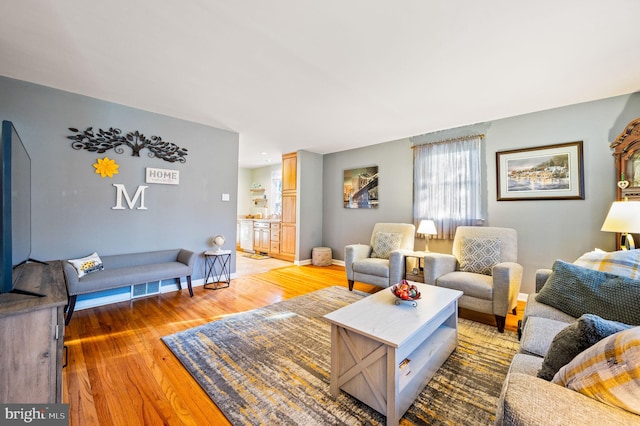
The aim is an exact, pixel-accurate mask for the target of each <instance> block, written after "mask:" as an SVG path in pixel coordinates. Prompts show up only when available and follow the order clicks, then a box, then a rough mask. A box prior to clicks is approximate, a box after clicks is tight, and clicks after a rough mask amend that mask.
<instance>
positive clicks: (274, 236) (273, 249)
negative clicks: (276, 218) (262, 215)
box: [269, 223, 280, 257]
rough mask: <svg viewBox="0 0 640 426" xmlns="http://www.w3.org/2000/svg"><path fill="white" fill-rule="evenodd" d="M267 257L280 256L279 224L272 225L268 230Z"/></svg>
mask: <svg viewBox="0 0 640 426" xmlns="http://www.w3.org/2000/svg"><path fill="white" fill-rule="evenodd" d="M269 230H270V232H269V238H270V241H269V256H271V257H279V256H280V224H279V223H272V224H271V226H270V228H269Z"/></svg>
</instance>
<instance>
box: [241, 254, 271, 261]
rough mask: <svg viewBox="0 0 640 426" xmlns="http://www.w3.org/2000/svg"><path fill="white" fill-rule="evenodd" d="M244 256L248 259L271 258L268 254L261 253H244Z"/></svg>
mask: <svg viewBox="0 0 640 426" xmlns="http://www.w3.org/2000/svg"><path fill="white" fill-rule="evenodd" d="M244 257H248V258H249V259H255V260H262V259H271V258H270V257H269V256H265V255H263V254H257V253H256V254H245V255H244Z"/></svg>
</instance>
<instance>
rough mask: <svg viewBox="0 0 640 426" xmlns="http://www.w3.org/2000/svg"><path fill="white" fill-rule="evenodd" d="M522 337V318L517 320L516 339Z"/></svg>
mask: <svg viewBox="0 0 640 426" xmlns="http://www.w3.org/2000/svg"><path fill="white" fill-rule="evenodd" d="M521 338H522V320H518V340H520V339H521Z"/></svg>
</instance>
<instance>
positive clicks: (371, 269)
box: [344, 223, 416, 290]
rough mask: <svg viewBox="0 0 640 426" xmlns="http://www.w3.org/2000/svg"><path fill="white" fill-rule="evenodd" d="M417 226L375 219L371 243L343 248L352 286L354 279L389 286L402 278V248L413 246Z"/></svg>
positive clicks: (351, 287)
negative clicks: (382, 221) (376, 220)
mask: <svg viewBox="0 0 640 426" xmlns="http://www.w3.org/2000/svg"><path fill="white" fill-rule="evenodd" d="M415 230H416V227H415V226H414V225H413V224H409V223H376V224H375V225H374V227H373V232H372V233H371V241H370V243H369V244H352V245H348V246H345V248H344V266H345V269H346V272H347V280H348V282H349V290H353V283H354V282H355V281H358V282H362V283H366V284H372V285H376V286H379V287H390V286H392V285H394V284H396V283H398V282H399V281H400V280H401V279H402V278H403V272H404V254H403V250H413V242H414V238H415Z"/></svg>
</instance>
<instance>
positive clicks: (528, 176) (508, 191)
mask: <svg viewBox="0 0 640 426" xmlns="http://www.w3.org/2000/svg"><path fill="white" fill-rule="evenodd" d="M496 173H497V184H498V188H497V190H498V191H497V199H498V201H517V200H584V167H583V158H582V141H578V142H568V143H562V144H556V145H546V146H538V147H534V148H523V149H516V150H511V151H499V152H496Z"/></svg>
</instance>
